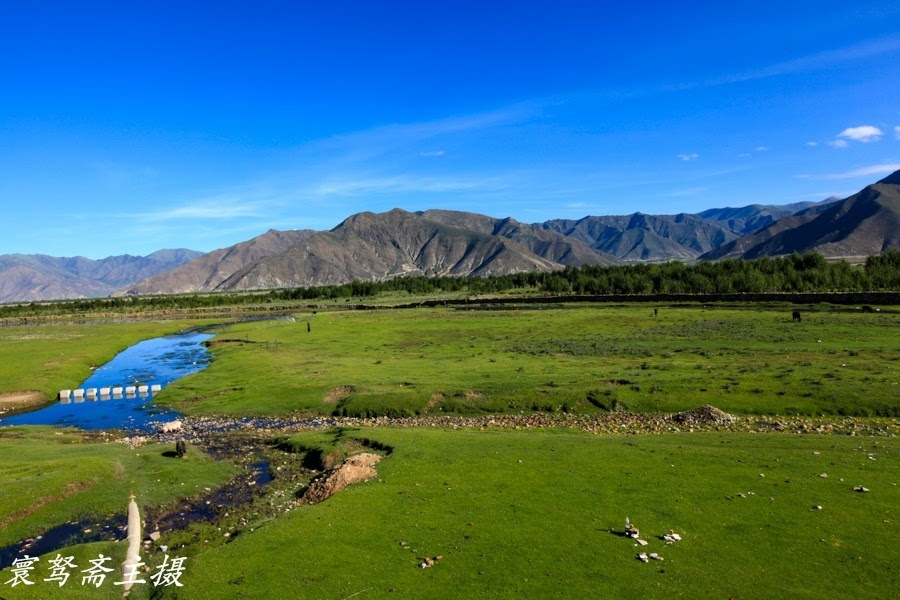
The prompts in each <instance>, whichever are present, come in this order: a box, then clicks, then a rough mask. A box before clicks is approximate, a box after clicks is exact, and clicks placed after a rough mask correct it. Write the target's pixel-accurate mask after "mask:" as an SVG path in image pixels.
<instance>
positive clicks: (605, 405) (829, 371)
mask: <svg viewBox="0 0 900 600" xmlns="http://www.w3.org/2000/svg"><path fill="white" fill-rule="evenodd" d="M653 308H654V307H651V306H645V305H626V306H610V305H592V306H584V305H567V306H561V307H551V308H535V307H526V306H523V307H522V308H520V309H518V310H517V309H504V310H469V311H467V310H458V309H454V308H433V309H410V310H384V311H343V312H320V313H318V314H311V313H310V314H298V315H297V321H296V322H295V323H291V322H288V321H283V320H282V321H272V322H257V323H242V324H237V325H233V326H230V327H228V328H226V329H223V330H222V331H221V332H220V333H219V335H218V336H217V337H216V339H215V340H214V341H213V344H212V347H211V350H212V352H213V353H214V354H215V357H216V360H215V361H214V362H213V364H212V365H211V366H210V367H209V368H207V369H206V370H205V371H202V372H200V373H197V374H194V375H191V376H189V377H187V378H185V379H182V380H180V381H179V382H177V383H176V384H174V385H172V386H170V387H168V388H167V389H166V390H165V391H164V392H163V394H161V395H160V398H159V401H160V402H162V403H166V404H171V405H172V406H174V407H176V408H177V409H178V410H181V411H183V412H185V413H187V414H221V415H278V414H291V413H312V414H341V415H347V416H375V415H388V416H405V415H413V414H441V413H468V414H472V413H479V412H510V411H516V412H517V411H530V410H565V411H573V412H589V411H600V410H610V409H614V408H619V409H622V408H625V409H628V410H635V411H667V412H668V411H677V410H683V409H687V408H693V407H695V406H698V405H701V404H707V403H709V404H713V405H715V406H717V407H719V408H721V409H723V410H726V411H730V412H734V413H742V414H807V415H819V414H846V415H873V414H879V415H886V416H892V415H895V414H897V412H898V410H900V407H898V403H897V402H896V398H897V395H898V393H900V391H898V387H897V382H898V377H897V368H898V365H900V363H898V360H900V344H898V343H897V332H898V331H900V313H898V312H897V311H895V310H894V311H891V310H887V309H886V310H883V311H882V312H879V313H874V314H864V313H862V312H861V311H859V310H854V309H852V308H847V307H830V306H826V305H822V306H817V307H814V308H812V309H807V308H806V307H802V308H801V311H802V313H803V321H802V322H801V323H793V322H791V311H792V310H793V307H791V306H790V305H783V306H754V305H741V306H725V307H718V306H717V307H712V308H703V307H698V306H679V307H669V306H661V307H657V308H658V309H659V315H658V316H654V315H653ZM307 322H309V324H310V326H311V329H312V331H310V332H307ZM276 342H277V346H276Z"/></svg>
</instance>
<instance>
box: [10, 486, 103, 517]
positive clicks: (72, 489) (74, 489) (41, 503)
mask: <svg viewBox="0 0 900 600" xmlns="http://www.w3.org/2000/svg"><path fill="white" fill-rule="evenodd" d="M92 487H94V484H93V483H82V482H80V481H70V482H69V483H68V484H67V485H66V489H65V490H63V492H62V493H61V494H57V495H56V496H45V497H44V498H41V499H40V500H37V501H36V502H35V503H34V504H32V505H31V506H29V507H28V508H24V509H22V510H20V511H18V512H14V513H13V514H11V515H9V516H8V517H7V518H6V519H5V520H3V521H0V529H2V528H4V527H6V526H7V525H9V524H10V523H12V522H14V521H18V520H19V519H24V518H25V517H27V516H28V515H30V514H33V513H35V512H37V511H38V510H40V509H41V508H43V507H45V506H47V505H48V504H50V503H51V502H57V501H59V500H62V499H63V498H66V497H68V496H71V495H72V494H76V493H78V492H81V491H84V490H89V489H91V488H92Z"/></svg>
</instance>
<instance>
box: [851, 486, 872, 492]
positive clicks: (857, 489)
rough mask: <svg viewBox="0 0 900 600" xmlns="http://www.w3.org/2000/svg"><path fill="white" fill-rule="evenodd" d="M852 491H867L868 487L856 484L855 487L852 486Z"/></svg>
mask: <svg viewBox="0 0 900 600" xmlns="http://www.w3.org/2000/svg"><path fill="white" fill-rule="evenodd" d="M853 491H854V492H868V491H869V488H866V487H863V486H861V485H858V486H856V487H855V488H853Z"/></svg>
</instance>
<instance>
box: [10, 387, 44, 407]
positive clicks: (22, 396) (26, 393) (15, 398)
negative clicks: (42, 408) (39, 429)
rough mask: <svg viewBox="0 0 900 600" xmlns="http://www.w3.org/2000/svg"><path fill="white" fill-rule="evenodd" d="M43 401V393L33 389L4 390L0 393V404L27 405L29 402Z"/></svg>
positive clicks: (39, 402) (38, 402)
mask: <svg viewBox="0 0 900 600" xmlns="http://www.w3.org/2000/svg"><path fill="white" fill-rule="evenodd" d="M43 402H44V395H43V394H42V393H40V392H38V391H35V390H22V391H19V392H5V393H3V394H0V405H14V406H20V405H21V406H27V405H30V404H41V403H43Z"/></svg>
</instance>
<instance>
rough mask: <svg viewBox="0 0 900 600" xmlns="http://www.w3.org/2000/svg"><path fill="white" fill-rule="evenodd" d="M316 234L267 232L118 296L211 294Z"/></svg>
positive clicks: (122, 291)
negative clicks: (242, 271) (238, 272)
mask: <svg viewBox="0 0 900 600" xmlns="http://www.w3.org/2000/svg"><path fill="white" fill-rule="evenodd" d="M315 233H316V232H315V231H313V230H311V229H297V230H291V231H278V230H275V229H270V230H269V231H267V232H266V233H264V234H262V235H259V236H257V237H255V238H253V239H250V240H247V241H246V242H241V243H239V244H235V245H234V246H229V247H227V248H219V249H218V250H213V251H212V252H210V253H208V254H204V255H202V256H200V257H198V258H195V259H194V260H192V261H190V262H189V263H187V264H185V265H182V266H180V267H178V268H177V269H173V270H171V271H169V272H167V273H163V274H160V275H157V276H156V277H150V278H148V279H144V280H143V281H140V282H139V283H137V285H134V286H132V287H130V288H128V289H125V290H120V291H119V292H117V294H118V295H137V294H184V293H189V292H202V291H211V290H215V289H217V288H218V286H219V285H220V284H221V283H222V282H223V281H225V280H226V279H228V278H229V277H231V276H232V275H234V273H235V272H237V271H240V270H241V269H243V268H245V267H247V266H250V265H254V264H256V263H257V262H258V261H259V260H261V259H263V258H266V257H268V256H274V255H276V254H280V253H282V252H284V251H285V250H287V249H288V248H290V247H291V246H294V245H295V244H299V243H300V242H302V241H303V240H305V239H306V238H308V237H310V236H312V235H313V234H315Z"/></svg>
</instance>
